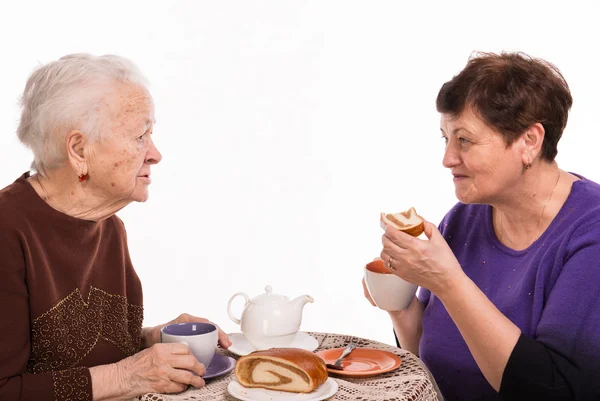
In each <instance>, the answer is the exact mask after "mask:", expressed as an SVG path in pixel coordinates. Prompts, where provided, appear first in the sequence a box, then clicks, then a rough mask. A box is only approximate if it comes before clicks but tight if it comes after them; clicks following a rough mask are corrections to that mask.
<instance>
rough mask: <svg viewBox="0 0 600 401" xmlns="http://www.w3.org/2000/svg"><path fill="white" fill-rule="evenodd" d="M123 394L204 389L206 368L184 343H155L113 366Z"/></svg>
mask: <svg viewBox="0 0 600 401" xmlns="http://www.w3.org/2000/svg"><path fill="white" fill-rule="evenodd" d="M115 365H116V368H117V372H118V378H119V382H120V385H121V386H122V388H123V389H124V390H125V393H126V394H136V395H138V394H145V393H177V392H181V391H184V390H186V389H187V387H188V385H192V386H194V387H196V388H199V387H202V386H204V380H203V379H202V378H201V377H200V376H202V375H203V374H205V373H206V368H205V366H204V365H202V364H201V363H200V362H198V360H197V359H196V357H195V356H194V355H193V354H192V353H191V352H190V349H189V347H188V346H187V345H185V344H176V343H173V344H154V345H153V346H152V347H150V348H148V349H145V350H143V351H141V352H138V353H137V354H135V355H132V356H130V357H129V358H125V359H123V360H122V361H120V362H117V363H116V364H115Z"/></svg>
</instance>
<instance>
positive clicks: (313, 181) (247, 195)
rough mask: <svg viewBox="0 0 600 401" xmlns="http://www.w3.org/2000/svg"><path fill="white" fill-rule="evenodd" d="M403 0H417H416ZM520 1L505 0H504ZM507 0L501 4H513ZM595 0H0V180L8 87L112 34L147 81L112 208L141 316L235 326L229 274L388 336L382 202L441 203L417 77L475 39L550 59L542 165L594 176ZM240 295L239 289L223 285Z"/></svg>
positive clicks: (442, 177) (598, 86)
mask: <svg viewBox="0 0 600 401" xmlns="http://www.w3.org/2000/svg"><path fill="white" fill-rule="evenodd" d="M417 3H418V4H417ZM518 3H520V4H518ZM517 4H518V5H517ZM597 8H598V6H595V5H594V2H592V1H589V2H566V1H562V2H548V1H543V2H542V1H539V2H537V1H536V2H531V1H530V2H527V1H520V2H516V1H514V2H513V1H502V2H479V1H473V2H465V1H462V2H461V1H452V2H447V1H439V2H433V1H428V2H425V1H424V2H400V1H361V2H359V1H324V0H320V1H281V0H276V1H260V2H258V1H236V2H234V1H166V0H161V1H157V2H152V1H124V0H121V1H102V2H89V1H81V0H78V1H12V2H6V3H3V5H2V6H1V9H0V45H1V51H2V53H1V56H0V57H1V62H0V72H1V73H0V132H1V133H2V135H0V166H1V168H0V187H4V186H6V185H8V184H10V183H11V182H13V181H14V180H15V179H16V178H17V177H18V176H19V175H20V174H22V173H23V172H24V171H26V170H27V169H28V166H29V163H30V161H31V156H30V154H29V152H28V150H26V149H25V148H24V147H23V146H21V145H20V144H19V142H18V141H17V139H16V135H15V129H16V126H17V122H18V118H19V110H18V107H17V101H18V97H19V95H20V93H21V91H22V89H23V87H24V84H25V81H26V79H27V77H28V75H29V74H30V72H31V71H32V70H33V68H35V67H36V66H37V65H39V63H45V62H49V61H51V60H54V59H56V58H59V57H61V56H63V55H65V54H69V53H74V52H88V53H92V54H106V53H114V54H119V55H121V56H125V57H128V58H130V59H132V60H133V61H134V62H135V63H136V64H138V65H139V67H140V68H141V69H142V71H143V72H144V74H145V75H146V76H147V77H148V79H149V80H150V82H151V91H152V93H153V96H154V99H155V103H156V114H157V120H158V123H157V125H156V127H155V131H154V139H155V141H156V142H157V145H158V147H159V149H160V150H161V151H162V153H163V156H164V159H163V161H162V163H161V164H159V165H158V166H156V167H155V168H154V169H153V180H154V182H153V184H152V186H151V188H150V189H151V198H150V200H149V201H148V202H147V203H144V204H133V205H130V206H128V207H127V208H125V209H124V210H122V211H121V212H120V213H119V215H120V216H121V218H122V219H123V220H124V221H125V224H126V226H127V229H128V235H129V244H130V250H131V255H132V259H133V262H134V265H135V266H136V269H137V271H138V274H139V275H140V277H141V279H142V282H143V286H144V293H145V310H146V318H145V324H146V325H155V324H159V323H162V322H164V321H167V320H170V319H172V318H174V317H175V316H177V315H178V314H179V313H181V312H184V311H186V312H189V313H192V314H196V315H199V316H205V317H207V318H209V319H212V320H213V321H215V322H216V323H218V324H220V325H221V326H222V327H223V328H224V329H225V330H226V331H228V332H235V331H239V327H238V326H236V325H234V324H233V323H232V322H231V321H230V320H229V318H228V317H227V313H226V305H227V301H228V300H229V297H230V296H231V295H232V294H233V293H235V292H237V291H245V292H247V293H248V294H249V295H250V296H255V295H258V294H259V293H261V292H263V291H264V286H265V285H267V284H271V285H272V286H273V289H274V291H275V292H277V293H281V294H285V295H289V296H291V297H295V296H298V295H301V294H310V295H312V296H313V297H314V298H315V303H314V304H308V305H307V306H306V307H305V309H304V315H303V321H302V327H301V329H303V330H315V331H328V332H336V333H345V334H355V335H359V336H362V337H368V338H372V339H375V340H380V341H383V342H386V343H393V336H392V329H391V324H390V322H389V321H388V317H387V314H386V313H385V312H382V311H380V310H378V309H376V308H373V307H371V306H370V304H368V303H367V301H366V300H365V299H364V298H363V295H362V288H361V283H360V282H361V278H362V269H363V266H364V264H365V263H366V262H368V261H370V260H371V259H372V258H373V257H375V256H377V255H378V254H379V252H380V236H381V230H380V228H379V224H378V219H379V212H380V211H388V212H396V211H400V210H404V209H406V208H408V207H410V206H415V207H416V208H417V211H418V212H419V213H420V214H422V215H423V216H425V217H426V218H428V219H429V220H431V221H433V222H436V223H437V222H439V220H440V219H441V218H442V216H443V215H444V214H445V212H446V211H447V210H448V209H449V208H450V207H451V206H452V205H453V204H454V203H455V201H456V199H455V197H454V190H453V184H452V181H451V176H450V174H449V173H448V172H447V171H445V169H444V168H443V167H442V166H441V158H442V151H443V142H442V140H441V139H440V134H439V116H438V114H437V112H436V111H435V97H436V95H437V91H438V90H439V88H440V86H441V85H442V84H443V83H444V82H445V81H447V80H449V79H451V78H452V76H453V75H455V74H456V73H458V72H459V70H460V69H461V68H462V67H463V66H464V65H465V63H466V61H467V59H468V57H469V55H470V54H471V52H472V51H474V50H482V51H496V52H498V51H502V50H521V51H524V52H526V53H529V54H531V55H534V56H537V57H542V58H545V59H547V60H548V61H551V62H553V63H555V64H556V65H557V66H558V67H559V68H560V69H561V71H562V72H563V73H564V75H565V77H566V78H567V81H568V82H569V84H570V86H571V89H572V93H573V97H574V99H575V102H574V106H573V109H572V113H571V115H570V118H569V124H568V127H567V129H566V132H565V134H564V138H563V140H562V141H561V143H560V144H559V156H558V161H559V165H560V166H561V167H562V168H563V169H566V170H569V171H574V172H578V173H580V174H583V175H584V176H586V177H588V178H590V179H593V180H595V181H600V170H599V169H598V163H597V159H598V152H597V150H596V149H597V148H598V145H599V143H600V139H599V137H600V135H599V133H598V130H597V123H596V119H597V117H596V116H597V113H598V110H599V109H600V100H599V96H598V93H600V80H599V79H598V74H599V70H598V61H599V58H598V39H599V38H600V26H599V25H598V24H597V17H598V15H599V14H598V9H597ZM235 306H236V311H237V312H238V313H239V311H240V310H241V302H239V303H236V304H235Z"/></svg>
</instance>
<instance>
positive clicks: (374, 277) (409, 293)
mask: <svg viewBox="0 0 600 401" xmlns="http://www.w3.org/2000/svg"><path fill="white" fill-rule="evenodd" d="M365 284H366V285H367V290H369V295H371V298H372V299H373V301H374V302H375V304H376V305H377V306H378V307H379V308H380V309H383V310H386V311H390V312H391V311H398V310H402V309H406V308H407V307H408V305H410V303H411V302H412V300H413V298H414V297H415V294H416V293H417V286H416V285H415V284H412V283H409V282H408V281H405V280H402V279H401V278H400V277H398V276H396V275H395V274H392V273H390V272H388V270H387V269H386V268H385V265H384V262H383V260H381V259H376V260H374V261H372V262H371V263H368V264H367V265H366V266H365Z"/></svg>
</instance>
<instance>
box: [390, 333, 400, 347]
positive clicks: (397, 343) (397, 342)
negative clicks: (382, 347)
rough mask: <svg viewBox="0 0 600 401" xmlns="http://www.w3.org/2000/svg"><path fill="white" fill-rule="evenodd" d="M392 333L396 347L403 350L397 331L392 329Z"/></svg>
mask: <svg viewBox="0 0 600 401" xmlns="http://www.w3.org/2000/svg"><path fill="white" fill-rule="evenodd" d="M392 333H394V339H395V340H396V347H398V348H402V347H401V346H400V341H398V336H397V335H396V330H394V329H392Z"/></svg>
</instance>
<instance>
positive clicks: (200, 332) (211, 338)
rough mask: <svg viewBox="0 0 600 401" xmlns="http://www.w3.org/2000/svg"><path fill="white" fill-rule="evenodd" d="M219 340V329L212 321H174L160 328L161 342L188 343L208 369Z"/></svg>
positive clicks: (193, 352)
mask: <svg viewBox="0 0 600 401" xmlns="http://www.w3.org/2000/svg"><path fill="white" fill-rule="evenodd" d="M218 341H219V331H218V330H217V326H215V325H214V324H212V323H200V322H190V323H174V324H170V325H168V326H165V327H163V328H162V329H161V330H160V342H162V343H180V344H186V345H187V346H188V347H190V351H191V352H192V354H193V355H194V356H195V357H196V358H197V359H198V361H200V363H201V364H203V365H204V367H205V368H206V369H208V366H209V365H210V362H211V361H212V359H213V357H214V356H215V352H216V350H217V342H218Z"/></svg>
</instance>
